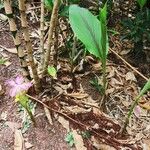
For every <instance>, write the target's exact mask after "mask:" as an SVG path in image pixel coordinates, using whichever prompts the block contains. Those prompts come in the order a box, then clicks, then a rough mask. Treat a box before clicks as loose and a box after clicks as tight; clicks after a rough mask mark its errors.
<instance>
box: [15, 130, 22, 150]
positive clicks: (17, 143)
mask: <svg viewBox="0 0 150 150" xmlns="http://www.w3.org/2000/svg"><path fill="white" fill-rule="evenodd" d="M14 138H15V140H14V150H25V147H24V139H23V136H22V133H21V130H15V135H14Z"/></svg>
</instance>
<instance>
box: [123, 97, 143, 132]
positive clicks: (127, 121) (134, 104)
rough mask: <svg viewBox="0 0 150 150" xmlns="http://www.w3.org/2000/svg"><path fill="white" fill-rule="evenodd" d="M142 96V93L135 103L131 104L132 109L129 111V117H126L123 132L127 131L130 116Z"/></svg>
mask: <svg viewBox="0 0 150 150" xmlns="http://www.w3.org/2000/svg"><path fill="white" fill-rule="evenodd" d="M140 97H141V95H139V96H138V97H137V98H136V99H135V101H134V102H133V104H132V106H131V108H130V111H129V112H128V115H127V117H126V120H125V123H124V126H123V129H122V134H123V133H124V132H125V130H126V127H127V125H128V124H129V119H130V117H131V116H132V114H133V110H134V108H135V106H136V105H137V104H138V100H139V99H140Z"/></svg>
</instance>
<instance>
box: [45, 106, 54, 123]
mask: <svg viewBox="0 0 150 150" xmlns="http://www.w3.org/2000/svg"><path fill="white" fill-rule="evenodd" d="M44 111H45V115H46V117H47V119H48V121H49V123H50V124H51V125H53V121H52V117H51V114H50V111H49V109H48V108H46V107H44Z"/></svg>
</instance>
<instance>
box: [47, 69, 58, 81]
mask: <svg viewBox="0 0 150 150" xmlns="http://www.w3.org/2000/svg"><path fill="white" fill-rule="evenodd" d="M47 71H48V74H49V75H50V76H52V77H53V78H54V79H56V76H57V70H56V69H55V68H54V67H53V66H48V69H47Z"/></svg>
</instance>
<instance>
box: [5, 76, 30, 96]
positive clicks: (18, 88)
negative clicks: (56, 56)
mask: <svg viewBox="0 0 150 150" xmlns="http://www.w3.org/2000/svg"><path fill="white" fill-rule="evenodd" d="M6 84H7V85H8V86H9V87H10V91H9V95H10V96H11V97H15V96H16V95H17V94H19V93H21V92H26V91H27V90H28V89H29V88H30V87H31V86H32V83H30V82H27V83H26V82H25V80H24V78H23V77H22V76H17V77H16V79H14V80H8V81H7V82H6Z"/></svg>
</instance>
